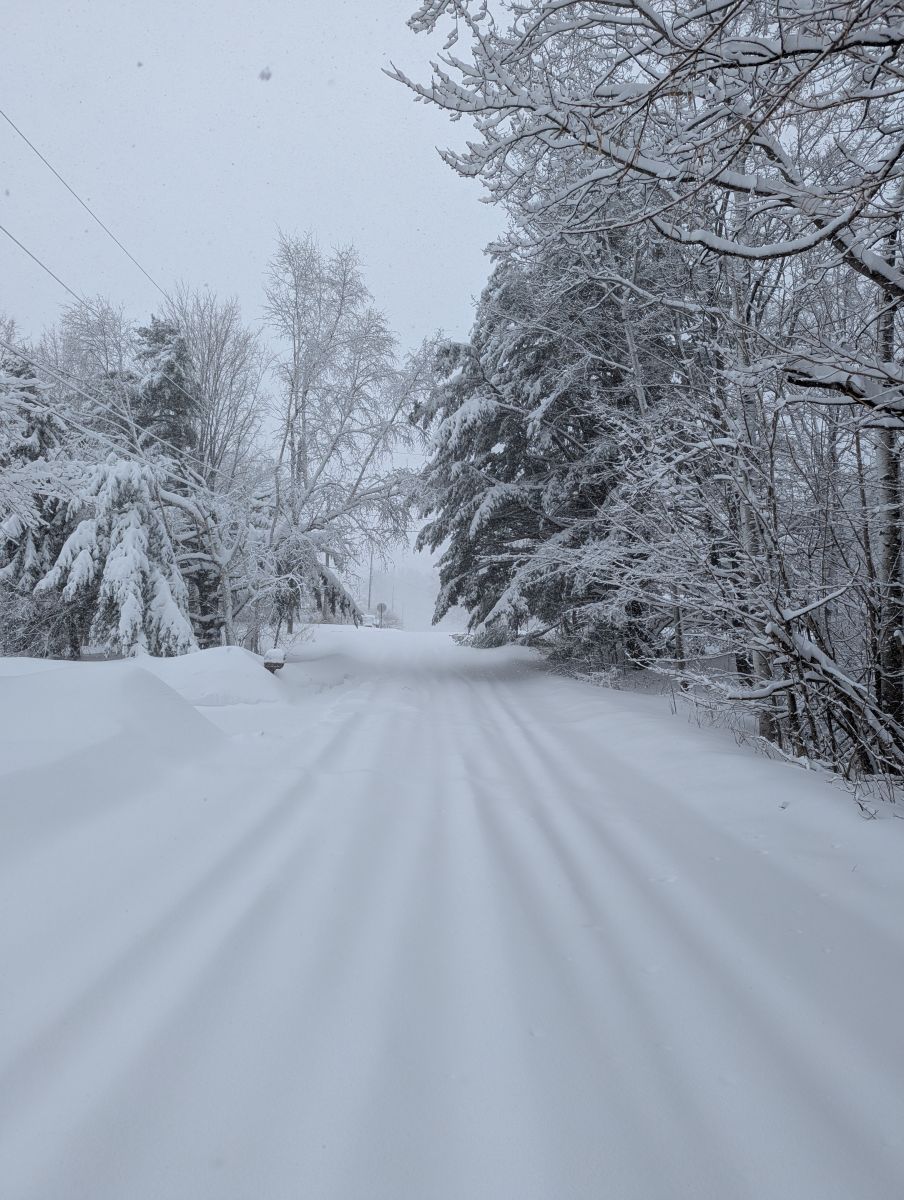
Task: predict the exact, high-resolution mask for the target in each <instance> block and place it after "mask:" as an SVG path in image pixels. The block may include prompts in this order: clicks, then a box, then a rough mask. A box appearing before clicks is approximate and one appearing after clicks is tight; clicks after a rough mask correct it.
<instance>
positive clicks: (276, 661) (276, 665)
mask: <svg viewBox="0 0 904 1200" xmlns="http://www.w3.org/2000/svg"><path fill="white" fill-rule="evenodd" d="M285 665H286V652H285V650H268V651H267V653H266V654H265V655H264V666H265V667H266V668H267V670H268V671H269V672H270V674H271V675H275V674H276V672H277V671H281V670H282V669H283V667H284V666H285Z"/></svg>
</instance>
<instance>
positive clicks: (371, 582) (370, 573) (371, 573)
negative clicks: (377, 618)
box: [367, 546, 374, 612]
mask: <svg viewBox="0 0 904 1200" xmlns="http://www.w3.org/2000/svg"><path fill="white" fill-rule="evenodd" d="M373 586H374V548H373V546H371V548H370V570H369V571H368V573H367V611H368V612H370V598H371V594H372V592H373Z"/></svg>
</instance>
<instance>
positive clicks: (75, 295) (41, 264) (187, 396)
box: [0, 225, 197, 405]
mask: <svg viewBox="0 0 904 1200" xmlns="http://www.w3.org/2000/svg"><path fill="white" fill-rule="evenodd" d="M0 233H5V234H6V236H7V237H8V238H9V239H10V241H13V242H15V243H16V245H17V246H18V247H19V249H20V250H23V251H24V252H25V253H26V254H27V255H28V257H29V258H30V259H32V261H33V262H36V263H37V264H38V266H39V267H40V268H41V270H42V271H46V272H47V274H48V275H49V276H50V278H51V279H55V280H56V282H57V283H58V284H59V285H60V287H61V288H63V289H65V291H67V292H68V293H69V295H70V296H72V297H73V298H74V299H75V300H76V301H77V302H78V303H79V304H83V305H84V306H85V307H86V308H87V309H89V310H92V311H94V312H95V313H96V311H97V310H96V309H95V308H94V306H93V305H92V303H91V301H90V300H86V299H85V297H84V296H80V295H79V294H78V292H76V291H74V290H73V289H72V288H71V287H70V286H69V284H68V283H64V282H63V280H62V279H60V277H59V275H57V274H55V273H54V272H53V271H51V269H50V267H48V266H47V264H46V263H44V262H42V261H41V260H40V259H39V258H38V256H37V254H32V252H31V251H30V250H29V249H28V247H27V246H25V245H23V244H22V242H20V241H19V239H18V238H17V237H14V236H13V234H11V233H10V231H9V230H8V229H7V228H6V227H5V226H4V225H0ZM163 297H164V299H168V297H167V295H166V293H165V292H163ZM163 379H164V381H165V382H166V383H169V384H171V385H172V386H173V387H174V388H175V389H176V391H177V392H181V393H182V395H183V396H184V397H185V399H186V400H188V401H189V402H190V403H191V404H192V405H194V404H195V403H196V402H197V397H196V396H192V395H191V394H190V393H189V392H187V391H186V390H185V388H184V387H182V385H181V384H179V383H177V382H176V380H175V379H171V378H170V377H169V376H168V375H164V376H163Z"/></svg>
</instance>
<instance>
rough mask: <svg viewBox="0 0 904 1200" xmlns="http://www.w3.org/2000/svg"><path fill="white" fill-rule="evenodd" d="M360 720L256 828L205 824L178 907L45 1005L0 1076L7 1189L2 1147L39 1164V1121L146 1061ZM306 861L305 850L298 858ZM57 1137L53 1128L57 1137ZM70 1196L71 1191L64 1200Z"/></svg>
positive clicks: (360, 719)
mask: <svg viewBox="0 0 904 1200" xmlns="http://www.w3.org/2000/svg"><path fill="white" fill-rule="evenodd" d="M367 720H368V714H367V711H366V710H364V711H358V712H355V713H354V715H353V717H352V719H351V720H350V721H347V722H346V723H344V724H342V725H340V726H337V727H334V728H332V729H331V731H330V733H329V736H328V737H327V738H326V740H325V741H323V743H322V744H321V745H320V746H319V747H318V750H317V752H316V754H315V756H314V758H313V759H312V760H311V762H310V763H309V764H307V766H306V769H305V773H304V775H303V776H302V778H301V779H299V778H297V777H296V778H295V779H293V780H292V782H291V783H290V784H288V785H284V787H283V789H282V790H281V791H280V792H277V794H276V795H275V796H273V797H267V798H266V800H265V801H264V803H263V811H260V809H259V808H258V807H257V805H253V806H252V805H249V810H250V811H251V814H252V818H253V819H252V820H251V821H250V822H245V823H242V824H239V826H238V828H234V827H231V828H230V831H229V839H228V841H227V842H226V843H225V844H221V842H220V839H219V837H218V836H216V834H217V832H218V831H217V830H216V824H215V822H216V815H215V813H211V814H210V820H211V825H212V827H213V831H214V833H215V836H214V838H213V844H212V849H213V852H212V853H210V852H208V853H205V854H203V855H200V856H199V857H198V858H197V859H196V860H195V861H194V862H191V861H189V864H188V865H189V868H190V871H191V873H190V874H189V875H188V876H187V878H185V879H184V880H183V886H182V887H181V888H180V890H178V891H177V892H176V894H175V896H173V895H172V892H170V891H165V892H162V893H161V892H159V891H157V890H155V891H151V892H149V898H150V901H151V902H150V905H149V907H148V911H147V912H146V913H145V914H144V920H143V921H138V922H135V921H132V922H129V923H128V924H126V925H125V926H122V927H120V929H119V930H118V932H119V935H120V936H119V940H118V942H117V943H116V944H114V945H113V946H112V947H111V946H110V945H109V944H105V941H106V939H104V938H100V939H99V941H100V944H101V945H103V946H104V951H105V957H104V960H103V962H102V963H101V964H95V966H96V969H95V970H94V972H93V973H92V974H91V975H90V978H89V979H88V981H87V982H86V983H85V984H84V986H83V988H82V990H81V991H80V992H79V993H78V994H76V995H72V994H68V995H65V994H64V995H61V996H58V997H57V996H54V997H52V999H53V1000H54V1002H55V1008H54V1010H53V1012H52V1015H51V1016H49V1017H48V1016H47V1014H42V1015H43V1016H44V1020H43V1023H42V1024H41V1025H40V1026H38V1027H36V1028H34V1027H33V1028H32V1029H31V1031H30V1035H29V1037H28V1038H27V1039H25V1040H24V1042H23V1044H22V1046H21V1049H20V1050H19V1053H18V1054H17V1055H16V1056H15V1057H14V1058H13V1059H12V1060H11V1061H9V1062H7V1063H6V1064H5V1065H4V1067H3V1069H2V1071H0V1130H2V1137H0V1178H5V1177H6V1176H5V1172H4V1171H3V1168H2V1160H3V1150H2V1147H3V1144H4V1143H6V1144H7V1145H8V1146H11V1145H13V1144H15V1145H16V1146H17V1148H18V1155H19V1156H21V1155H22V1147H23V1146H27V1145H28V1144H29V1143H33V1144H34V1146H35V1155H36V1157H37V1158H38V1159H39V1158H40V1157H41V1156H40V1152H39V1147H40V1146H41V1144H42V1143H43V1141H44V1139H45V1137H46V1129H45V1128H44V1125H45V1124H46V1121H47V1113H48V1110H49V1111H51V1112H53V1111H54V1110H58V1111H59V1112H60V1113H68V1112H72V1111H79V1110H84V1108H85V1103H84V1098H83V1099H82V1102H81V1103H76V1102H75V1100H74V1097H75V1095H76V1094H77V1093H78V1092H79V1091H80V1090H81V1088H82V1084H81V1081H83V1080H84V1079H86V1078H89V1079H94V1080H95V1081H96V1080H97V1078H98V1075H99V1074H100V1075H102V1076H104V1080H105V1081H104V1082H103V1083H102V1084H99V1085H98V1089H97V1090H98V1094H97V1096H94V1097H90V1098H88V1099H89V1104H88V1108H89V1111H90V1107H91V1104H99V1103H102V1100H103V1094H104V1091H105V1090H107V1089H109V1088H112V1087H113V1086H114V1084H115V1080H116V1079H117V1078H118V1077H119V1076H120V1075H121V1074H122V1073H123V1072H125V1071H127V1070H128V1066H129V1064H130V1062H131V1061H132V1060H133V1059H134V1058H135V1057H137V1056H140V1055H141V1054H142V1053H143V1052H144V1051H145V1049H146V1047H147V1045H148V1044H149V1043H150V1042H151V1041H152V1039H153V1037H154V1036H155V1030H156V1029H157V1028H158V1027H159V1025H160V1024H161V1022H163V1021H165V1019H166V1014H167V1012H168V1010H169V1008H170V1007H171V1006H178V1005H179V1004H180V1003H182V1002H183V1000H184V997H185V994H186V992H187V993H188V994H189V995H190V994H191V991H192V988H193V987H195V986H196V981H197V979H198V978H199V977H200V976H201V975H203V972H204V971H205V969H206V968H207V965H208V964H209V963H215V962H216V960H217V958H218V956H222V955H223V954H226V953H228V949H229V945H230V939H231V938H232V937H233V934H234V933H235V931H236V930H237V929H239V928H240V927H241V926H242V923H243V922H244V920H245V918H246V917H247V916H248V914H249V913H253V912H254V910H255V909H256V906H257V905H258V903H259V900H260V898H261V896H262V895H263V894H265V893H266V892H267V891H268V889H269V888H270V886H271V883H272V880H273V878H274V877H278V875H279V873H280V871H281V870H282V869H283V868H284V865H285V863H286V861H287V859H291V856H292V854H293V853H294V849H293V848H294V847H295V844H296V842H297V841H298V839H301V838H303V836H304V834H305V832H306V830H307V829H308V827H309V825H310V824H311V823H312V820H315V819H316V817H317V814H318V812H319V811H320V809H319V805H318V804H317V803H316V800H317V797H314V796H305V795H304V794H303V787H304V781H305V779H306V778H309V777H310V776H311V775H312V774H315V773H316V771H317V770H318V768H319V766H320V765H321V764H322V763H323V762H325V761H327V760H328V759H329V758H330V756H331V755H332V754H333V752H334V751H335V749H336V747H337V746H339V745H341V746H342V747H343V751H344V752H348V751H349V750H352V751H353V749H354V741H355V738H356V736H358V734H359V733H360V726H361V725H362V723H364V722H366V721H367ZM300 792H301V793H302V794H300ZM202 848H203V849H205V850H208V851H209V850H210V849H211V847H209V846H203V847H202ZM304 851H305V846H304V845H302V846H301V847H300V848H299V853H304ZM164 866H165V864H161V863H160V862H159V860H157V861H156V862H154V863H153V864H152V871H151V874H153V868H156V870H158V871H159V870H160V869H161V868H163V867H164ZM161 899H163V900H164V903H163V904H161V903H160V901H161ZM149 1000H152V1001H153V1007H152V1008H151V1007H150V1006H149V1004H148V1001H149ZM114 1045H115V1047H116V1051H115V1054H114V1053H113V1052H112V1048H113V1046H114ZM38 1101H40V1103H38ZM65 1133H66V1130H65V1121H64V1119H63V1118H62V1117H61V1126H60V1129H59V1131H58V1136H60V1137H63V1136H64V1135H65ZM71 1186H72V1185H71V1181H70V1183H69V1184H67V1191H66V1192H65V1194H66V1195H67V1200H68V1197H69V1196H70V1195H71ZM22 1194H23V1196H25V1195H30V1194H32V1193H30V1192H23V1193H22ZM47 1194H48V1193H47V1192H44V1191H39V1192H37V1193H35V1195H38V1196H41V1197H43V1196H46V1195H47ZM116 1194H117V1193H116V1192H113V1193H111V1196H112V1195H116ZM86 1195H92V1193H86Z"/></svg>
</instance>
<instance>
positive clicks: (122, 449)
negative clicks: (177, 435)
mask: <svg viewBox="0 0 904 1200" xmlns="http://www.w3.org/2000/svg"><path fill="white" fill-rule="evenodd" d="M0 349H3V350H6V351H8V352H9V353H10V354H15V355H16V357H17V358H21V359H22V361H23V362H26V363H28V365H29V366H30V367H31V368H32V369H33V370H35V371H43V372H44V374H45V375H49V376H50V378H51V379H53V380H54V381H55V382H56V383H60V384H62V385H63V386H64V387H68V388H69V389H70V390H71V391H73V392H75V394H76V395H77V396H81V397H82V399H83V400H87V401H89V402H90V403H91V404H97V405H98V406H99V408H100V409H101V410H102V411H103V413H104V416H105V417H106V418H107V419H108V420H111V421H113V423H114V425H115V423H116V422H118V423H119V425H120V427H121V432H123V433H126V434H130V433H134V432H135V429H134V424H133V423H132V422H130V421H128V420H127V418H126V417H125V415H124V414H122V413H118V412H117V411H116V410H115V409H114V408H111V406H110V402H109V400H106V399H104V398H103V397H101V396H98V395H97V394H96V393H94V392H86V391H85V390H84V389H83V388H82V387H81V386H80V385H79V383H78V381H77V380H75V379H74V378H73V376H72V375H70V374H69V373H68V372H66V371H64V370H63V369H62V368H61V367H51V366H48V365H47V363H42V362H39V361H37V360H36V359H34V358H30V357H29V355H27V354H26V353H25V352H24V351H23V350H20V349H19V347H18V346H14V345H11V344H10V343H9V342H7V341H4V340H3V338H0ZM29 403H31V404H37V405H38V406H39V407H41V408H44V409H46V410H47V411H48V412H50V413H52V415H53V416H54V417H56V419H57V420H58V421H61V422H62V423H63V424H64V425H69V427H70V428H71V429H74V430H76V431H77V432H78V433H82V434H85V435H86V436H87V437H89V438H92V439H100V440H101V441H107V442H108V444H109V445H110V447H111V448H112V449H114V450H116V452H117V453H118V454H122V455H124V456H125V457H126V458H131V459H133V460H134V461H135V462H146V461H147V460H146V458H145V457H144V455H143V454H142V453H141V452H140V448H139V451H137V452H136V451H135V450H132V449H131V448H130V447H129V446H123V445H121V444H120V443H118V442H114V441H112V439H109V438H107V436H106V435H105V434H104V433H102V432H101V431H100V430H98V429H91V428H90V427H89V426H87V425H83V424H82V423H81V422H80V421H77V420H75V418H73V417H72V416H70V415H69V414H68V413H66V412H62V411H60V410H59V409H58V408H56V407H55V406H54V405H52V404H48V403H47V402H46V401H44V400H38V399H36V398H34V397H32V398H30V399H29ZM151 437H152V438H153V440H154V442H155V444H156V445H158V446H160V447H162V448H163V449H166V450H173V451H175V453H176V454H177V455H178V456H179V458H180V459H181V460H182V461H181V462H180V463H179V466H180V467H185V468H186V469H188V470H191V467H190V466H189V463H190V462H194V463H196V464H197V465H198V466H199V467H201V468H203V466H204V464H203V463H202V462H201V460H200V459H198V458H196V457H195V456H194V455H187V454H186V452H185V451H184V450H183V449H182V448H181V447H179V446H175V445H174V444H173V443H172V442H167V441H165V440H164V439H163V438H159V437H156V436H155V435H154V434H151ZM173 474H174V478H178V476H176V475H175V473H173ZM182 481H183V482H185V483H190V484H191V486H195V485H196V483H198V482H200V483H201V484H202V485H204V486H206V485H205V484H204V478H203V476H202V475H200V474H196V475H195V480H193V481H192V480H188V479H186V478H184V477H182Z"/></svg>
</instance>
